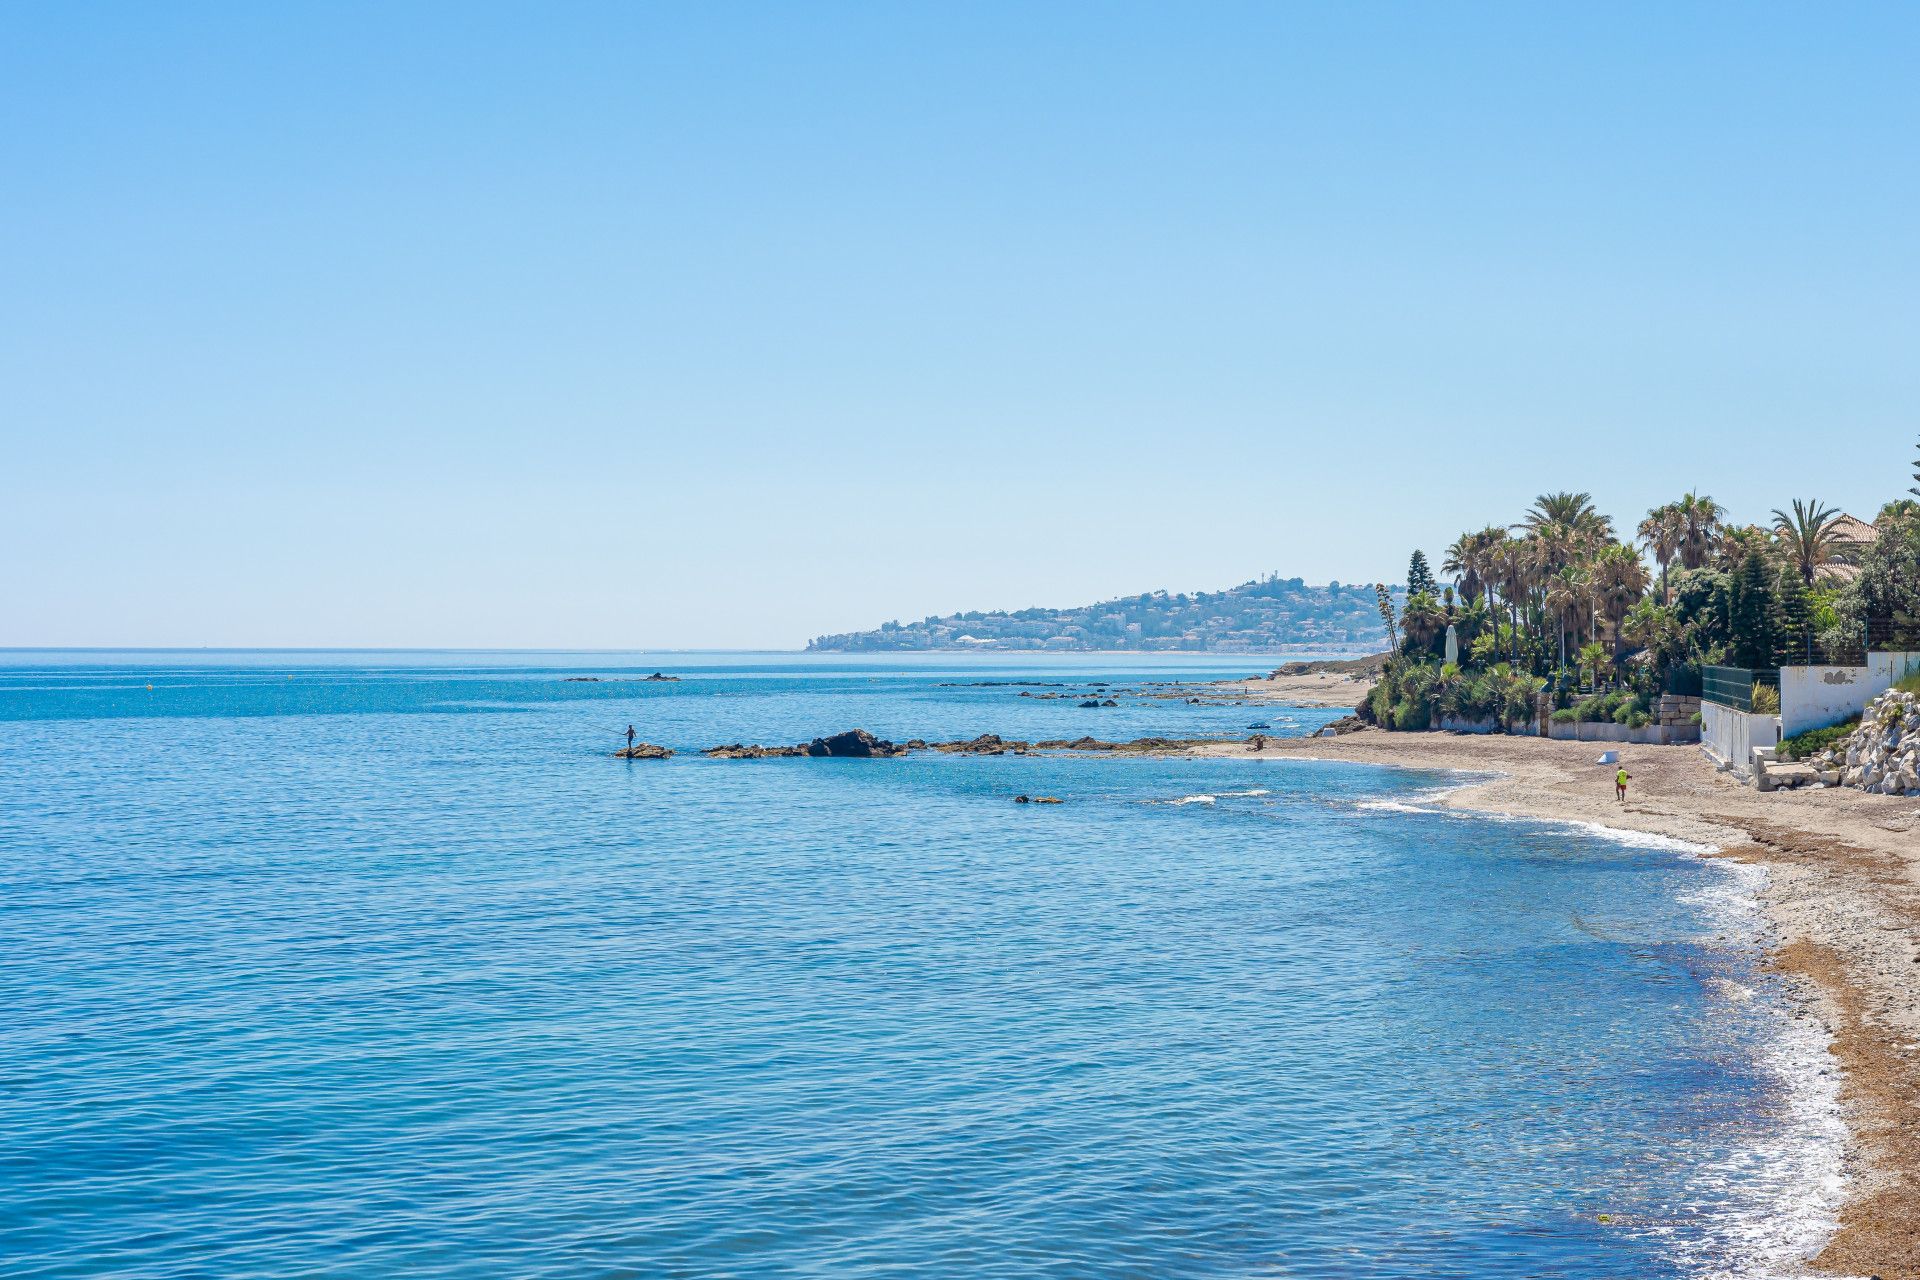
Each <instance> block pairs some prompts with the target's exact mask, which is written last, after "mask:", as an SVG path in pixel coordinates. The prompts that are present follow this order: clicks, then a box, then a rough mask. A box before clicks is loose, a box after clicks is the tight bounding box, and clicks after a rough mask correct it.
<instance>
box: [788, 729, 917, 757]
mask: <svg viewBox="0 0 1920 1280" xmlns="http://www.w3.org/2000/svg"><path fill="white" fill-rule="evenodd" d="M801 751H803V752H804V753H805V754H807V755H810V756H835V757H845V758H854V759H865V758H868V757H872V756H903V755H905V754H907V749H906V748H905V747H899V746H895V745H894V744H893V743H891V742H888V741H887V740H886V739H884V738H876V737H874V736H873V735H872V734H870V733H868V732H867V731H866V730H865V729H849V730H847V731H846V732H845V733H836V734H834V735H832V736H831V737H827V738H815V739H814V740H813V741H812V742H809V743H808V744H807V745H806V746H804V747H802V748H801Z"/></svg>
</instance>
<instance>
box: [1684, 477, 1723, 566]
mask: <svg viewBox="0 0 1920 1280" xmlns="http://www.w3.org/2000/svg"><path fill="white" fill-rule="evenodd" d="M1673 509H1674V518H1675V519H1676V520H1677V521H1678V523H1679V527H1680V548H1679V550H1680V567H1681V568H1683V569H1700V568H1704V567H1706V563H1707V561H1708V560H1710V559H1712V557H1713V551H1714V548H1715V546H1717V545H1718V543H1719V541H1720V524H1721V519H1722V516H1723V513H1722V512H1721V510H1720V504H1719V503H1717V502H1715V501H1714V500H1713V499H1712V498H1709V497H1706V496H1705V495H1703V494H1697V493H1689V494H1688V495H1686V496H1685V497H1684V498H1682V499H1680V501H1678V502H1676V503H1674V504H1673Z"/></svg>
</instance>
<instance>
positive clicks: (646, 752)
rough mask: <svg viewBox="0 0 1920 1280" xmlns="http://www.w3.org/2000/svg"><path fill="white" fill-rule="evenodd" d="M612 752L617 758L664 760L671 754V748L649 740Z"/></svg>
mask: <svg viewBox="0 0 1920 1280" xmlns="http://www.w3.org/2000/svg"><path fill="white" fill-rule="evenodd" d="M613 754H614V757H615V758H616V759H619V760H665V759H667V758H668V757H669V756H671V755H672V754H673V748H671V747H662V746H656V745H655V744H653V743H651V742H636V743H634V744H633V745H632V746H630V747H625V748H622V749H621V750H619V751H616V752H614V753H613Z"/></svg>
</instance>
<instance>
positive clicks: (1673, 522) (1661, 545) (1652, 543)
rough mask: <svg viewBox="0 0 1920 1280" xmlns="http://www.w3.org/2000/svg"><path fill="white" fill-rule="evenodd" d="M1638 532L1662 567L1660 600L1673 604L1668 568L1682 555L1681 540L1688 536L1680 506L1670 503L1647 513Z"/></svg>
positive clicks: (1645, 545) (1641, 540) (1643, 542)
mask: <svg viewBox="0 0 1920 1280" xmlns="http://www.w3.org/2000/svg"><path fill="white" fill-rule="evenodd" d="M1638 532H1639V535H1640V544H1641V545H1642V546H1644V547H1646V549H1647V550H1649V551H1651V552H1653V559H1654V562H1655V563H1656V564H1658V565H1659V566H1660V598H1661V599H1662V600H1664V601H1666V602H1668V603H1669V604H1671V603H1672V602H1673V596H1672V595H1671V594H1670V593H1669V592H1668V591H1667V566H1668V565H1670V564H1672V563H1673V558H1674V557H1675V556H1677V555H1679V554H1680V540H1681V539H1682V538H1683V537H1684V536H1685V535H1686V521H1685V519H1684V518H1683V517H1682V516H1681V514H1680V504H1679V503H1677V502H1669V503H1667V504H1666V505H1665V506H1662V507H1655V508H1654V509H1653V510H1651V511H1649V512H1647V518H1646V519H1645V520H1642V521H1641V522H1640V528H1639V530H1638Z"/></svg>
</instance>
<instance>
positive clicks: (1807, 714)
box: [1780, 653, 1920, 738]
mask: <svg viewBox="0 0 1920 1280" xmlns="http://www.w3.org/2000/svg"><path fill="white" fill-rule="evenodd" d="M1914 671H1920V653H1870V654H1868V655H1867V662H1866V665H1865V666H1861V667H1782V668H1780V734H1781V736H1782V737H1786V738H1791V737H1793V736H1794V735H1795V734H1798V733H1805V732H1806V731H1807V730H1809V729H1824V728H1826V727H1827V726H1828V725H1830V724H1839V723H1840V722H1841V721H1842V720H1849V719H1852V718H1853V717H1854V716H1857V715H1859V714H1860V713H1861V712H1863V711H1865V710H1866V708H1867V704H1868V703H1869V702H1871V701H1873V700H1874V699H1875V698H1877V697H1879V696H1880V695H1881V694H1883V693H1885V692H1886V691H1887V690H1889V689H1891V688H1892V687H1893V685H1894V682H1895V681H1897V680H1900V679H1902V678H1904V677H1905V676H1907V675H1908V674H1910V673H1912V672H1914Z"/></svg>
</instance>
